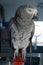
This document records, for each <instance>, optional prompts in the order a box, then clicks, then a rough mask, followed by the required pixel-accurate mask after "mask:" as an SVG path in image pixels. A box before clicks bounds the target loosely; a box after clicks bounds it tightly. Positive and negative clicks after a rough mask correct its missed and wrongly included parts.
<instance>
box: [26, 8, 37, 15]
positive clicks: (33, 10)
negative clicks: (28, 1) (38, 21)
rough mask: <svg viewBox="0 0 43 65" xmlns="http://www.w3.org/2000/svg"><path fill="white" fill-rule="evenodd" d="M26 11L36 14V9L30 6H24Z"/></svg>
mask: <svg viewBox="0 0 43 65" xmlns="http://www.w3.org/2000/svg"><path fill="white" fill-rule="evenodd" d="M26 12H27V13H28V14H30V15H31V14H32V15H36V14H37V9H35V8H34V9H32V8H26Z"/></svg>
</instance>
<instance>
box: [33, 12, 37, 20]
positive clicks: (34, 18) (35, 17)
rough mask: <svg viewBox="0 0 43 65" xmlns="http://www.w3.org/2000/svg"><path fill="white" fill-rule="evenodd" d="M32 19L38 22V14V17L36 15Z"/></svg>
mask: <svg viewBox="0 0 43 65" xmlns="http://www.w3.org/2000/svg"><path fill="white" fill-rule="evenodd" d="M32 19H33V20H35V21H37V20H38V13H37V15H34V16H33V18H32Z"/></svg>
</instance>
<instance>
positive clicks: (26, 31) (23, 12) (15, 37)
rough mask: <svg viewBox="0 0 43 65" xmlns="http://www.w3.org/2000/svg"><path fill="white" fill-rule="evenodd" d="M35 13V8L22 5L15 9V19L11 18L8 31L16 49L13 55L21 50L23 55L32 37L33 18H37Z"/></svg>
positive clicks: (33, 28)
mask: <svg viewBox="0 0 43 65" xmlns="http://www.w3.org/2000/svg"><path fill="white" fill-rule="evenodd" d="M37 13H38V12H37V8H35V7H33V6H28V5H23V6H20V7H19V8H18V9H17V11H16V13H15V17H13V18H11V20H10V23H9V29H10V30H11V41H12V43H13V46H14V49H16V50H15V52H14V55H15V54H18V49H22V53H24V55H25V53H26V48H27V47H28V46H29V44H30V40H29V39H30V38H31V36H33V35H34V31H35V25H34V18H37ZM31 33H32V34H31Z"/></svg>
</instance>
